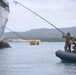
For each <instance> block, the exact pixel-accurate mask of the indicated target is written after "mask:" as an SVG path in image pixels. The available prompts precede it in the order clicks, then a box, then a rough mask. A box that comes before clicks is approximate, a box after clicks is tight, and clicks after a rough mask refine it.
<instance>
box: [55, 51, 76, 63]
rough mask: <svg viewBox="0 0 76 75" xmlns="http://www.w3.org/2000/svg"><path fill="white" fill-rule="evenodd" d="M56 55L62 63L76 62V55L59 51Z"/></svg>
mask: <svg viewBox="0 0 76 75" xmlns="http://www.w3.org/2000/svg"><path fill="white" fill-rule="evenodd" d="M55 55H56V56H57V57H59V58H60V59H61V60H62V61H70V62H76V53H70V52H64V51H61V50H58V51H56V53H55Z"/></svg>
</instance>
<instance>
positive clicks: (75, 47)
mask: <svg viewBox="0 0 76 75" xmlns="http://www.w3.org/2000/svg"><path fill="white" fill-rule="evenodd" d="M72 44H74V46H73V49H74V51H73V52H74V53H76V38H75V39H74V41H73V43H72Z"/></svg>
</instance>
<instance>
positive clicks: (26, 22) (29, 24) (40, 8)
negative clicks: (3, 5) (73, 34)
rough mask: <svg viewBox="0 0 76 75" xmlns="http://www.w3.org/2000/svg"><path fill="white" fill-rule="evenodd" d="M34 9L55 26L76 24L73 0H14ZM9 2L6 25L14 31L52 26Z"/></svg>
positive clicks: (75, 5)
mask: <svg viewBox="0 0 76 75" xmlns="http://www.w3.org/2000/svg"><path fill="white" fill-rule="evenodd" d="M16 1H18V2H20V3H21V4H23V5H24V6H26V7H28V8H30V9H31V10H33V11H35V12H36V13H38V14H39V15H41V16H42V17H44V18H45V19H47V20H48V21H50V22H51V23H53V24H54V25H56V26H57V27H72V26H75V25H76V21H75V20H76V9H75V8H76V1H75V0H16ZM9 2H10V11H11V12H10V16H9V22H8V24H7V26H8V27H9V28H10V29H12V30H15V31H25V30H30V29H34V28H44V27H45V28H52V26H49V24H47V23H46V22H44V21H43V20H41V19H40V18H38V17H37V16H36V15H34V14H33V13H31V12H29V11H28V10H27V9H25V8H23V7H21V6H20V5H16V6H15V5H14V4H13V0H11V1H10V0H9Z"/></svg>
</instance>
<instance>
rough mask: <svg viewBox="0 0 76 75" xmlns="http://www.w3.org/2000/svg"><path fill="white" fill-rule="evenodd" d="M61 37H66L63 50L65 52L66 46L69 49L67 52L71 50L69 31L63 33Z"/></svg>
mask: <svg viewBox="0 0 76 75" xmlns="http://www.w3.org/2000/svg"><path fill="white" fill-rule="evenodd" d="M62 37H63V38H66V42H65V47H64V49H65V52H67V48H68V50H69V52H71V41H72V39H73V38H72V36H71V35H70V33H69V32H68V33H67V35H63V36H62Z"/></svg>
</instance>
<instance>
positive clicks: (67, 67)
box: [0, 42, 76, 75]
mask: <svg viewBox="0 0 76 75" xmlns="http://www.w3.org/2000/svg"><path fill="white" fill-rule="evenodd" d="M9 44H10V45H11V46H12V48H6V49H1V50H0V75H59V74H60V75H76V63H68V62H66V63H63V62H61V60H60V59H59V58H58V57H56V56H55V52H56V51H57V50H59V49H61V50H63V49H64V42H40V44H39V45H30V44H29V43H28V42H25V43H9Z"/></svg>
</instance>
